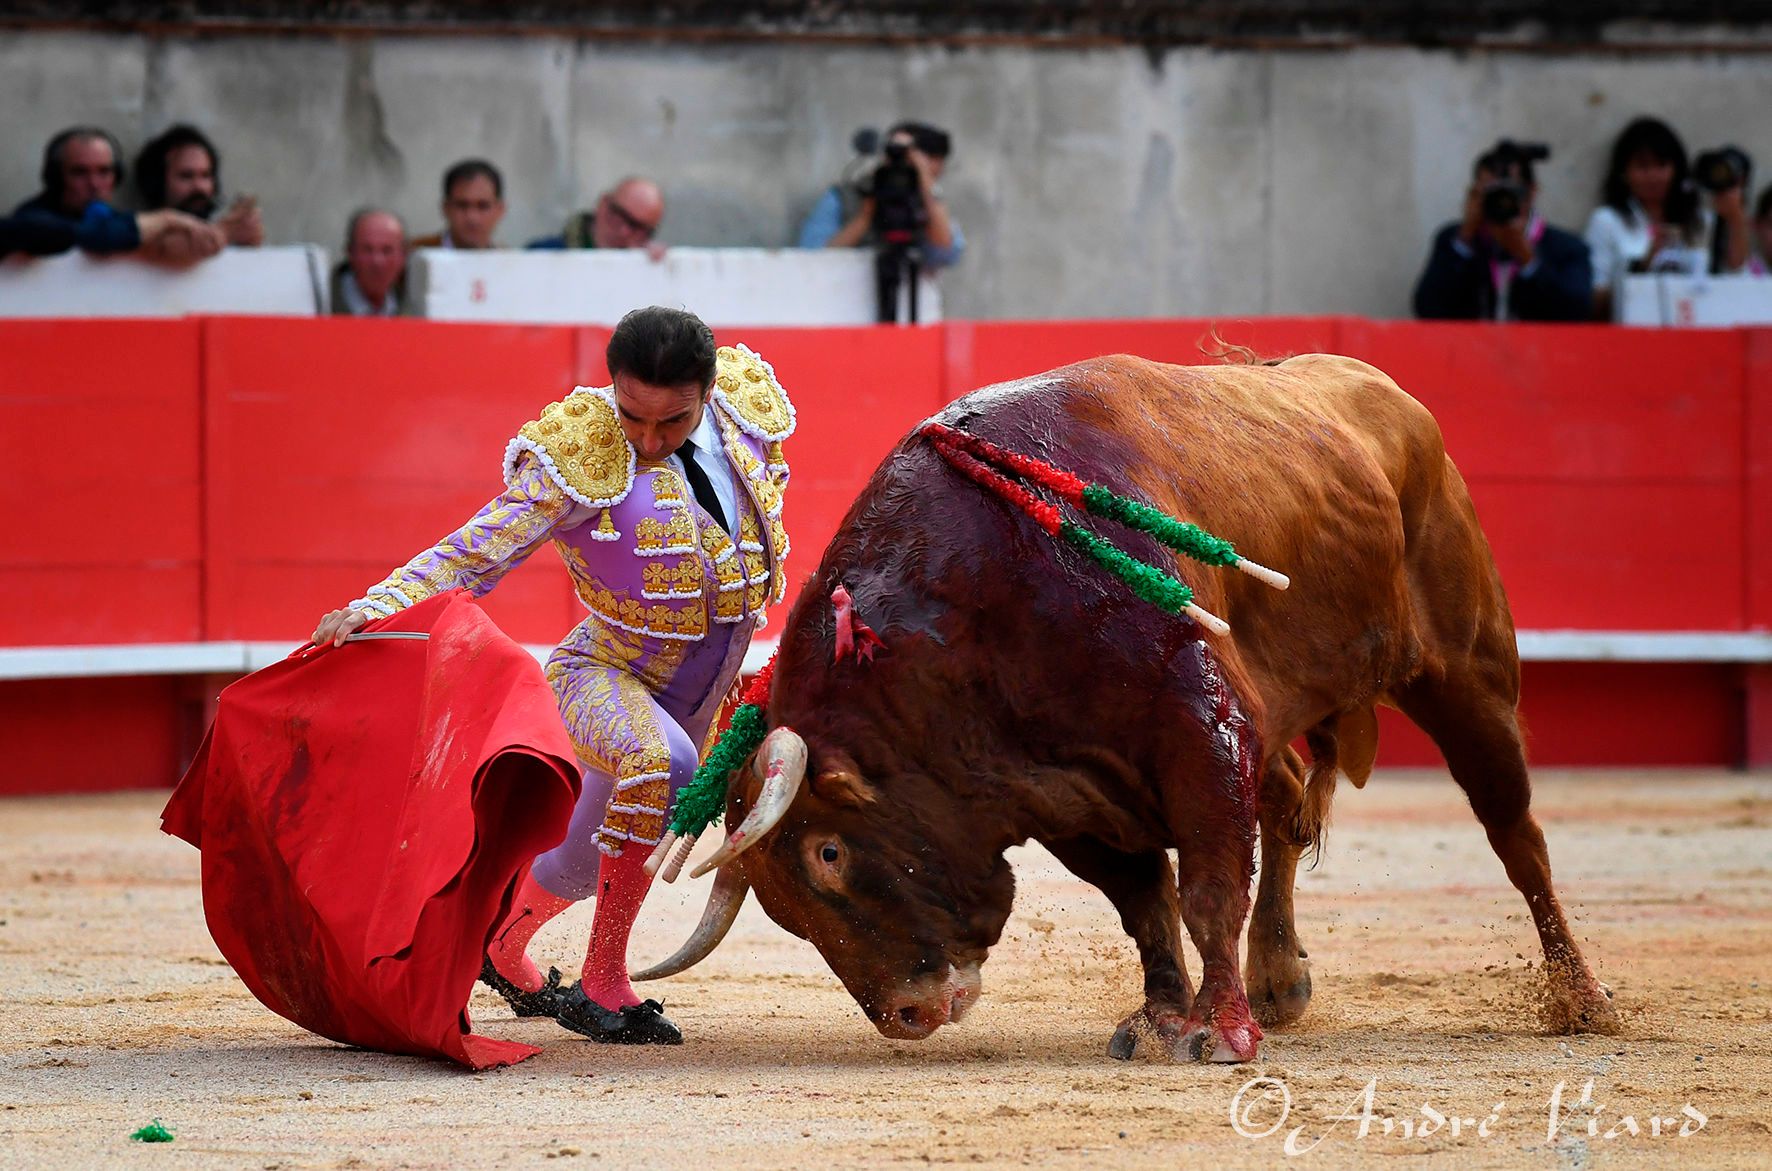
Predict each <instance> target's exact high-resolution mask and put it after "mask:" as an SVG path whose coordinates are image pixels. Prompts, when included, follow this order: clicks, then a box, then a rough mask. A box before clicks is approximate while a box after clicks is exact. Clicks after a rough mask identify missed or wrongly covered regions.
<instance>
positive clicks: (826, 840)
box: [800, 835, 847, 890]
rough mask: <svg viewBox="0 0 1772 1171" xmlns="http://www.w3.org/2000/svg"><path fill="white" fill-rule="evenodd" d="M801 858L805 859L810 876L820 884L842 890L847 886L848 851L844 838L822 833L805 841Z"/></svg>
mask: <svg viewBox="0 0 1772 1171" xmlns="http://www.w3.org/2000/svg"><path fill="white" fill-rule="evenodd" d="M801 850H802V853H801V855H800V857H801V858H803V859H805V861H804V863H803V865H804V866H805V867H806V870H807V874H808V876H809V877H810V878H811V879H812V881H813V882H814V883H815V884H817V885H818V886H822V887H824V888H826V889H827V890H842V889H843V888H844V886H845V882H844V874H843V871H844V869H845V867H844V862H845V861H846V860H847V859H846V857H845V854H846V853H847V851H845V850H844V848H843V839H842V838H840V837H836V836H834V835H820V836H819V837H817V838H814V839H812V840H810V841H807V842H805V843H804V844H803V845H802V847H801Z"/></svg>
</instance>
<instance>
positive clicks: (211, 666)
mask: <svg viewBox="0 0 1772 1171" xmlns="http://www.w3.org/2000/svg"><path fill="white" fill-rule="evenodd" d="M295 649H296V644H293V643H287V642H158V643H156V642H148V643H137V644H125V645H121V646H116V645H113V646H21V647H0V681H6V680H21V679H103V678H112V677H116V676H121V675H245V674H249V673H250V672H253V671H256V670H258V669H259V668H261V667H268V666H270V665H271V664H272V663H276V662H280V661H282V660H283V659H285V658H288V657H289V654H290V652H291V651H293V650H295ZM523 649H524V650H526V651H528V652H529V653H530V654H531V655H533V656H535V661H536V662H538V663H545V662H546V661H547V658H548V656H549V655H551V654H553V653H554V648H553V646H551V645H548V644H544V643H525V644H524V646H523ZM774 653H775V640H774V639H770V640H768V641H761V640H759V641H756V642H753V643H751V645H750V647H749V648H748V649H747V650H746V651H745V657H744V671H745V673H746V674H754V673H756V672H758V671H760V670H762V669H763V664H765V663H767V662H768V661H769V656H770V655H772V654H774Z"/></svg>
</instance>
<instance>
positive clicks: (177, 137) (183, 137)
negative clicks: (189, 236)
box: [135, 122, 221, 211]
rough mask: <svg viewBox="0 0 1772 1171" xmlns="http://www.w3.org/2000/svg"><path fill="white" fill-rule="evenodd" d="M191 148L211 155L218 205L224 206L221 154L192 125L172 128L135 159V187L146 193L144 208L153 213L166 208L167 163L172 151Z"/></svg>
mask: <svg viewBox="0 0 1772 1171" xmlns="http://www.w3.org/2000/svg"><path fill="white" fill-rule="evenodd" d="M187 146H200V147H202V148H203V150H204V153H206V154H207V155H209V167H210V170H211V171H212V172H213V173H214V175H215V202H216V203H217V204H220V203H221V155H219V154H217V153H216V151H215V143H213V142H211V141H209V136H208V135H206V134H204V133H203V132H202V131H201V130H199V129H197V128H196V127H195V126H192V125H191V124H189V123H188V122H180V123H178V124H177V125H176V126H171V127H168V128H167V130H166V132H165V133H164V134H162V135H160V137H158V138H156V139H153V140H152V141H151V142H149V143H148V144H147V145H146V146H144V147H142V149H141V153H140V154H138V155H136V156H135V186H136V189H137V190H139V191H140V192H141V194H142V207H143V209H144V210H147V211H153V210H155V209H156V208H162V207H165V206H166V161H167V160H168V159H170V158H171V157H172V152H173V151H175V150H182V149H183V148H185V147H187Z"/></svg>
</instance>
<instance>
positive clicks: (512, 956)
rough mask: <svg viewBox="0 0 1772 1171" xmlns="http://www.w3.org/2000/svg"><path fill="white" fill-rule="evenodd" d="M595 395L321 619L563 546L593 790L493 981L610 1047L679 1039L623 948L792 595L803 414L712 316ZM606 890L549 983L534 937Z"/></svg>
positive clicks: (478, 585) (346, 622)
mask: <svg viewBox="0 0 1772 1171" xmlns="http://www.w3.org/2000/svg"><path fill="white" fill-rule="evenodd" d="M607 356H608V366H609V374H610V379H611V384H610V385H609V386H606V387H600V388H591V387H579V388H578V389H576V390H574V391H573V392H572V393H571V394H569V395H567V396H566V397H565V398H563V399H561V400H560V401H559V402H556V403H552V404H550V405H549V406H548V407H547V408H546V409H544V410H543V411H542V412H541V416H540V418H538V419H536V420H534V421H533V422H530V423H528V424H526V425H525V426H524V427H523V428H522V430H521V431H520V432H519V433H518V434H517V436H516V438H514V439H512V440H511V441H510V445H509V447H508V448H507V449H506V451H505V458H504V478H505V483H506V485H507V487H506V489H505V491H504V493H503V494H502V495H500V496H499V497H498V498H497V499H495V500H493V501H491V502H490V503H489V504H487V505H486V506H485V507H484V508H482V509H481V510H480V511H479V512H478V513H477V514H476V515H475V516H474V518H473V519H472V520H470V521H469V522H468V523H467V524H465V525H463V526H462V527H461V528H460V529H458V530H457V531H455V532H454V533H451V534H450V535H449V536H447V537H445V538H444V539H443V540H442V541H440V542H438V543H437V544H436V545H435V546H434V547H432V548H430V549H428V550H426V551H425V552H423V553H420V554H419V555H418V556H417V557H415V558H413V559H412V560H411V561H409V562H407V563H406V564H405V565H403V566H401V567H400V568H399V569H396V570H395V571H394V572H393V573H391V574H389V575H388V577H387V578H386V579H384V580H383V581H381V582H380V583H378V584H376V585H374V586H372V587H370V589H369V590H368V591H367V592H366V593H365V594H364V596H363V597H361V598H359V599H357V600H356V601H354V602H352V603H351V604H350V605H349V607H347V608H346V609H344V610H337V611H334V612H333V613H331V614H328V615H327V616H326V617H325V618H324V619H322V620H321V623H320V625H319V628H318V629H316V631H315V633H314V641H315V642H316V643H324V642H327V641H329V640H332V641H342V640H343V639H344V638H345V637H346V636H347V635H348V634H349V633H350V632H351V631H353V630H355V629H357V628H358V627H360V626H362V625H364V624H365V623H366V622H368V621H370V620H372V619H374V618H378V617H385V616H387V615H390V614H393V613H395V612H396V611H398V610H401V609H403V608H405V607H407V606H411V605H414V604H415V603H417V602H420V601H422V600H423V599H425V598H427V597H431V596H433V595H435V594H438V593H441V592H443V591H445V590H451V589H466V590H467V591H468V592H470V593H471V594H474V595H476V596H478V595H481V594H484V593H486V592H487V591H488V590H490V589H492V587H493V586H494V585H496V584H497V582H498V581H499V579H500V578H501V577H502V576H503V575H504V574H505V573H507V572H509V571H510V570H511V569H512V568H514V567H515V566H517V565H518V564H520V563H521V562H522V561H523V560H524V559H525V558H527V557H528V556H529V555H530V554H531V553H533V552H535V551H536V550H537V549H539V548H540V547H541V546H542V544H543V543H544V542H547V541H550V540H551V541H552V542H553V543H554V545H555V547H556V548H557V549H558V550H559V552H560V556H561V559H562V560H563V561H564V562H565V564H566V569H567V572H568V573H569V574H570V576H571V579H572V584H573V586H574V588H575V590H576V591H577V594H578V597H579V598H580V599H581V600H582V601H583V603H584V605H585V607H586V608H587V609H588V610H589V611H590V613H589V614H588V616H587V617H586V618H585V620H584V621H583V622H581V623H579V625H578V626H576V627H575V628H573V630H572V631H571V633H569V634H568V635H567V636H566V638H565V639H564V640H563V641H562V642H561V643H560V645H559V647H558V648H557V649H556V650H555V651H554V652H553V654H552V656H551V657H550V658H549V659H548V661H547V664H546V675H547V679H548V681H549V683H550V684H551V685H552V687H553V690H554V694H555V696H556V697H557V699H558V700H559V705H560V713H561V715H562V716H563V717H564V719H565V723H566V729H567V732H568V734H569V735H570V737H571V740H572V744H573V746H574V749H575V750H576V753H577V756H578V759H579V764H580V768H581V771H582V774H583V778H584V785H583V789H582V792H581V796H580V798H579V800H578V803H577V805H576V806H575V807H574V809H573V814H572V819H571V824H570V828H569V829H568V831H567V834H566V838H565V840H564V841H563V842H561V843H560V844H559V845H558V846H556V847H555V848H554V849H552V850H550V851H548V852H547V853H544V854H542V855H541V856H539V857H538V858H536V859H535V861H534V863H533V864H532V866H531V867H530V870H529V872H528V874H527V875H526V876H524V877H522V878H521V879H520V880H519V882H518V884H517V888H516V891H515V894H514V896H513V898H512V902H511V908H510V911H509V913H508V915H507V916H506V918H505V919H504V921H503V922H501V923H500V924H499V925H498V927H497V928H496V929H495V930H494V932H493V936H492V941H491V944H490V946H489V948H488V951H487V956H486V960H485V966H484V968H483V969H482V973H481V979H482V980H484V981H485V982H486V983H488V984H489V985H491V986H492V987H493V988H495V989H497V990H498V991H499V992H500V994H501V995H503V996H504V997H505V999H506V1000H507V1001H509V1002H510V1003H511V1005H512V1007H513V1008H514V1009H515V1010H516V1011H517V1012H518V1013H519V1014H520V1015H524V1016H552V1017H554V1018H555V1019H556V1020H557V1021H559V1023H560V1024H562V1025H563V1026H565V1027H566V1028H568V1029H571V1030H573V1031H574V1032H577V1033H581V1034H583V1035H585V1036H587V1037H590V1038H592V1039H593V1040H597V1041H612V1042H621V1043H635V1044H647V1043H652V1044H677V1043H679V1042H681V1040H682V1034H681V1032H680V1031H679V1030H678V1029H677V1027H676V1026H675V1025H674V1024H673V1023H672V1022H671V1021H670V1020H668V1019H667V1018H666V1017H665V1016H664V1015H663V1011H662V1006H661V1005H660V1004H659V1003H658V1002H657V1001H653V1000H642V999H641V998H640V997H638V996H637V995H636V994H635V993H634V989H633V985H632V984H631V982H630V980H629V977H628V968H627V945H628V937H629V934H630V932H631V930H632V928H633V924H634V919H635V916H636V914H637V913H638V911H639V907H640V903H641V901H642V899H643V898H644V897H645V894H646V890H647V887H648V886H649V884H650V882H651V878H650V876H649V875H648V874H646V872H645V870H644V868H643V867H644V863H645V861H646V858H647V855H648V854H649V853H650V852H651V847H652V845H653V844H654V843H656V842H657V841H658V840H659V839H660V838H661V837H662V836H663V834H664V832H665V825H666V821H667V817H668V812H669V809H670V805H671V798H672V795H673V794H674V793H675V792H676V791H677V790H678V789H679V788H681V787H682V786H683V785H684V784H686V783H687V782H688V781H689V780H690V779H691V778H692V777H693V776H694V773H695V769H696V766H697V764H698V761H699V759H700V757H701V755H702V752H703V751H704V750H705V749H706V748H707V747H708V746H709V743H708V742H709V741H710V739H711V734H712V732H713V730H714V728H715V724H716V717H717V715H718V713H719V710H720V707H721V704H722V701H723V700H724V699H725V698H726V696H727V694H728V692H729V691H730V690H731V688H732V685H733V683H734V681H735V680H736V678H737V676H738V673H739V668H740V667H741V665H742V664H743V661H744V655H745V650H746V648H747V647H748V646H749V644H750V641H751V636H752V634H753V633H754V632H755V631H756V630H757V629H758V628H759V627H760V626H762V624H763V622H764V612H765V610H766V609H767V608H768V607H769V606H771V605H773V604H775V603H777V602H779V601H780V600H781V598H782V596H783V593H784V589H785V580H786V579H785V577H784V575H783V570H782V562H783V560H784V559H785V558H786V557H787V554H788V538H787V533H786V531H785V530H784V529H783V527H782V520H781V513H782V494H783V490H784V489H785V488H786V486H787V481H788V465H787V462H786V460H785V458H784V457H783V455H782V441H783V440H785V439H787V437H788V436H789V435H791V434H792V433H793V430H794V408H793V406H792V404H791V403H790V402H789V401H788V397H787V395H786V394H785V393H784V392H783V391H782V388H781V384H780V383H779V382H778V381H777V380H776V377H775V372H774V371H773V369H771V367H770V366H769V364H768V363H767V362H765V361H763V359H762V358H760V357H759V356H758V355H756V354H755V353H753V352H752V351H750V350H749V349H747V348H745V347H743V346H739V347H736V348H728V347H720V348H718V349H716V347H715V345H714V338H713V333H712V331H711V330H709V329H708V327H707V326H706V325H705V324H703V323H702V322H701V320H700V319H699V318H697V317H695V316H694V315H692V314H689V313H684V312H682V311H679V310H673V309H666V308H660V307H652V308H648V309H639V310H635V311H634V312H632V313H630V314H628V315H627V316H626V317H624V318H623V319H622V320H621V323H620V324H619V325H618V326H617V327H616V329H615V331H614V332H613V334H612V335H611V337H610V340H609V346H608V351H607ZM593 893H594V894H595V895H596V899H597V907H596V913H595V916H594V918H593V921H592V927H591V938H590V942H589V945H588V946H587V949H586V954H585V962H584V968H583V971H582V973H581V975H580V978H579V980H578V981H577V982H576V983H573V984H570V985H562V982H561V976H560V973H559V971H558V970H557V969H555V970H551V971H550V972H549V973H548V975H547V977H546V978H545V979H544V978H543V976H542V975H541V972H540V970H539V969H538V968H537V966H536V965H535V963H534V962H533V961H531V960H530V958H529V956H528V954H527V947H528V944H529V941H530V940H531V939H532V938H533V937H534V935H535V933H536V932H537V930H538V929H539V928H540V927H541V926H542V925H543V924H544V923H546V922H547V921H548V920H550V919H552V918H553V917H554V916H556V915H558V914H559V913H560V912H561V911H563V910H565V909H566V908H567V907H569V906H570V905H572V903H573V902H575V901H577V900H579V899H583V898H586V897H587V896H590V895H592V894H593Z"/></svg>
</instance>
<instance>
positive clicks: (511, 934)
mask: <svg viewBox="0 0 1772 1171" xmlns="http://www.w3.org/2000/svg"><path fill="white" fill-rule="evenodd" d="M571 905H572V900H571V899H563V898H561V897H560V896H559V895H557V894H554V893H552V892H551V891H548V890H546V889H545V888H544V887H543V886H542V885H541V884H540V883H539V882H537V881H535V878H534V876H533V875H531V874H530V873H529V872H528V871H524V873H523V881H522V882H520V883H519V884H518V885H517V893H516V894H515V895H513V896H512V898H511V913H510V914H508V915H506V916H505V921H504V922H503V923H500V924H499V925H498V930H497V931H494V932H493V933H492V942H491V943H490V944H488V945H487V947H486V955H487V956H488V957H489V958H490V959H491V960H492V966H493V967H494V968H496V969H497V970H498V974H499V975H501V976H503V977H504V978H505V979H507V980H509V981H510V982H511V983H513V984H515V985H516V986H517V987H519V988H521V989H522V990H523V991H525V992H539V991H540V990H541V986H542V978H541V970H540V969H539V968H537V967H536V966H535V963H534V961H532V960H531V959H530V958H529V953H528V948H529V941H530V940H531V939H534V938H535V933H536V932H537V931H540V930H541V926H542V924H543V923H546V922H547V921H548V920H549V919H552V918H553V917H554V916H555V915H558V914H559V913H560V912H561V911H564V910H565V909H566V908H567V907H570V906H571Z"/></svg>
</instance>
